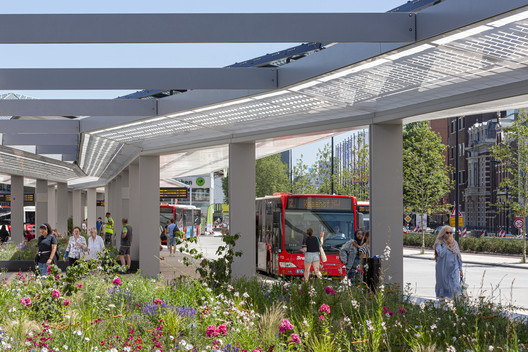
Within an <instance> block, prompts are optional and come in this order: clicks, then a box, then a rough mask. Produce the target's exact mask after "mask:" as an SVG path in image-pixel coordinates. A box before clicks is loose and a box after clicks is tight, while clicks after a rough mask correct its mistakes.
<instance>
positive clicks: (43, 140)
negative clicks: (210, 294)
mask: <svg viewBox="0 0 528 352" xmlns="http://www.w3.org/2000/svg"><path fill="white" fill-rule="evenodd" d="M2 138H3V140H2V144H3V145H78V144H79V135H78V134H63V135H60V136H50V135H49V134H47V133H46V134H25V133H18V134H4V135H3V136H2Z"/></svg>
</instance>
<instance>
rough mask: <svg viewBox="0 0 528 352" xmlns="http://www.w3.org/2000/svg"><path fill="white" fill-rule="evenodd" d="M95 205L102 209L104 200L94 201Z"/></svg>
mask: <svg viewBox="0 0 528 352" xmlns="http://www.w3.org/2000/svg"><path fill="white" fill-rule="evenodd" d="M95 205H96V206H98V207H104V199H100V200H96V201H95Z"/></svg>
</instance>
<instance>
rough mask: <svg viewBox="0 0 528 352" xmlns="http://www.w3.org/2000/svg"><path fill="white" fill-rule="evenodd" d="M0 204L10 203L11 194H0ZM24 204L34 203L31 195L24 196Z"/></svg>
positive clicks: (33, 196)
mask: <svg viewBox="0 0 528 352" xmlns="http://www.w3.org/2000/svg"><path fill="white" fill-rule="evenodd" d="M0 202H11V194H0ZM24 203H35V195H34V194H33V193H27V194H24Z"/></svg>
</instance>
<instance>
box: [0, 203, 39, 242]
mask: <svg viewBox="0 0 528 352" xmlns="http://www.w3.org/2000/svg"><path fill="white" fill-rule="evenodd" d="M2 225H7V229H8V231H9V233H11V207H10V206H2V207H1V208H0V227H1V226H2ZM24 231H29V232H30V233H32V234H33V236H35V206H25V207H24Z"/></svg>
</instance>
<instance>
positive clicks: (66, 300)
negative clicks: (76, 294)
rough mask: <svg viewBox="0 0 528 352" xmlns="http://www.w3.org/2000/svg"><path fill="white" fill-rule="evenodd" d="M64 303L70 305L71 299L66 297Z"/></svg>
mask: <svg viewBox="0 0 528 352" xmlns="http://www.w3.org/2000/svg"><path fill="white" fill-rule="evenodd" d="M62 304H64V306H66V307H67V306H69V305H70V300H69V299H67V298H66V299H65V300H64V301H62Z"/></svg>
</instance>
